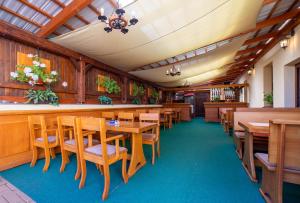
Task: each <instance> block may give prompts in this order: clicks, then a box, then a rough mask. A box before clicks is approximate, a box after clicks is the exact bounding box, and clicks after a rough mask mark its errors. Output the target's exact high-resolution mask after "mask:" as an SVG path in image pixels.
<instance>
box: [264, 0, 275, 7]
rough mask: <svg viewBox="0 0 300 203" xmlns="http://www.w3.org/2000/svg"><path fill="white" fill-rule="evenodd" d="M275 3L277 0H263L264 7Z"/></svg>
mask: <svg viewBox="0 0 300 203" xmlns="http://www.w3.org/2000/svg"><path fill="white" fill-rule="evenodd" d="M276 1H278V0H264V1H263V6H265V5H267V4H271V3H274V2H276Z"/></svg>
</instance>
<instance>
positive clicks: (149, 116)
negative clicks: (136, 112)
mask: <svg viewBox="0 0 300 203" xmlns="http://www.w3.org/2000/svg"><path fill="white" fill-rule="evenodd" d="M139 119H140V122H148V123H156V124H157V127H156V129H155V132H153V133H155V134H156V138H155V139H156V140H157V139H158V138H159V136H160V127H159V125H160V114H159V113H141V114H140V117H139Z"/></svg>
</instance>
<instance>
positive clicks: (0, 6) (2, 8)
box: [0, 5, 42, 28]
mask: <svg viewBox="0 0 300 203" xmlns="http://www.w3.org/2000/svg"><path fill="white" fill-rule="evenodd" d="M0 9H1V10H3V11H5V12H7V13H9V14H11V15H13V16H16V17H18V18H20V19H22V20H24V21H26V22H28V23H31V24H33V25H35V26H37V27H39V28H40V27H42V25H40V24H39V23H37V22H34V21H33V20H31V19H29V18H27V17H25V16H23V15H20V14H18V13H16V12H15V11H13V10H11V9H9V8H7V7H5V6H2V5H0Z"/></svg>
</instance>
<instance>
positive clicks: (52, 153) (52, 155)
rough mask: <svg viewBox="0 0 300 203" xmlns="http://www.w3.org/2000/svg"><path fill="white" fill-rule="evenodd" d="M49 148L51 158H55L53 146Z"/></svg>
mask: <svg viewBox="0 0 300 203" xmlns="http://www.w3.org/2000/svg"><path fill="white" fill-rule="evenodd" d="M49 150H50V154H51V158H52V159H55V157H56V156H55V151H54V148H50V149H49Z"/></svg>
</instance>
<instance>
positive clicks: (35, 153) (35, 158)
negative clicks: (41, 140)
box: [30, 146, 38, 167]
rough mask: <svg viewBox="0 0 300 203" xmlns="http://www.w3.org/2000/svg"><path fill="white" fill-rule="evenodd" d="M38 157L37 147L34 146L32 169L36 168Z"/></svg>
mask: <svg viewBox="0 0 300 203" xmlns="http://www.w3.org/2000/svg"><path fill="white" fill-rule="evenodd" d="M37 156H38V151H37V147H36V146H33V148H32V160H31V164H30V167H33V166H35V164H36V160H37Z"/></svg>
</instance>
